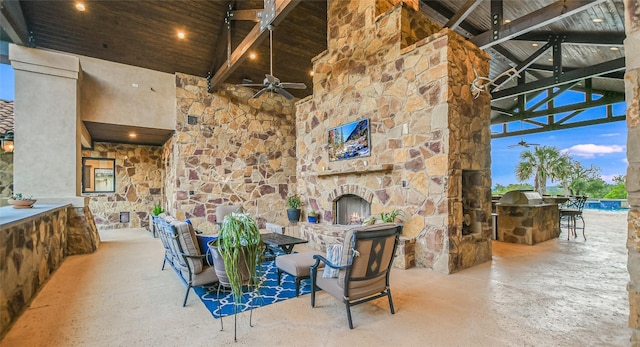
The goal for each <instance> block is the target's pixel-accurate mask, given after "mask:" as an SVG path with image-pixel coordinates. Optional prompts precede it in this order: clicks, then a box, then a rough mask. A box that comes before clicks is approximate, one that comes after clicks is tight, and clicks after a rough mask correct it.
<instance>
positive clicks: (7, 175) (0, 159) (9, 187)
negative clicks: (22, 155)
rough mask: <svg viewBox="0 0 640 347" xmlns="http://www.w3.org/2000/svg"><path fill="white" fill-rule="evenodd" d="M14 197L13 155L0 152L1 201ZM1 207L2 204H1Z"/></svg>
mask: <svg viewBox="0 0 640 347" xmlns="http://www.w3.org/2000/svg"><path fill="white" fill-rule="evenodd" d="M11 195H13V153H4V152H2V151H0V200H3V198H9V197H10V196H11ZM0 206H2V204H1V203H0Z"/></svg>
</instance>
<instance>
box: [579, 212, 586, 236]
mask: <svg viewBox="0 0 640 347" xmlns="http://www.w3.org/2000/svg"><path fill="white" fill-rule="evenodd" d="M580 220H581V221H582V237H584V240H585V241H587V236H586V235H585V234H584V229H585V224H584V218H582V216H580Z"/></svg>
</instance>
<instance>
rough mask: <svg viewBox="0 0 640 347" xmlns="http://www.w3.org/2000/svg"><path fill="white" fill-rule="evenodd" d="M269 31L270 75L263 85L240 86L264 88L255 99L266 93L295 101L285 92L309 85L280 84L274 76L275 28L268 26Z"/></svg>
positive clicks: (245, 84) (246, 84)
mask: <svg viewBox="0 0 640 347" xmlns="http://www.w3.org/2000/svg"><path fill="white" fill-rule="evenodd" d="M267 29H269V73H268V74H265V79H264V82H262V84H254V83H243V84H238V85H239V86H241V87H262V89H260V90H259V91H258V92H257V93H256V94H255V95H254V96H253V97H252V99H255V98H257V97H259V96H260V95H262V94H264V93H265V92H276V93H278V94H280V95H282V96H284V97H285V98H287V99H289V100H291V99H293V95H291V93H289V92H288V91H286V90H285V88H289V89H307V85H306V84H304V83H297V82H280V79H278V78H277V77H275V76H274V75H273V26H272V25H269V26H267Z"/></svg>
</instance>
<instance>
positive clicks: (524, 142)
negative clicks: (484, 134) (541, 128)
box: [507, 139, 540, 148]
mask: <svg viewBox="0 0 640 347" xmlns="http://www.w3.org/2000/svg"><path fill="white" fill-rule="evenodd" d="M518 146H522V147H524V148H529V146H540V144H539V143H528V142H527V141H525V140H524V139H521V140H520V141H518V143H515V144H513V145H509V146H507V148H513V147H518Z"/></svg>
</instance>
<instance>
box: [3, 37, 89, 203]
mask: <svg viewBox="0 0 640 347" xmlns="http://www.w3.org/2000/svg"><path fill="white" fill-rule="evenodd" d="M9 59H10V60H11V65H12V66H13V68H14V70H15V86H16V94H15V105H14V112H15V155H14V183H13V185H14V189H13V191H14V192H16V193H22V194H26V195H32V196H34V197H36V198H38V199H41V198H48V197H55V198H62V197H65V198H66V197H77V196H80V182H81V172H82V171H81V158H80V129H81V127H82V125H81V123H80V111H79V86H78V84H79V78H80V71H81V70H80V61H79V59H78V58H77V57H74V56H70V55H64V54H60V53H55V52H49V51H44V50H40V49H32V48H27V47H23V46H17V45H13V44H12V45H10V46H9Z"/></svg>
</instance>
